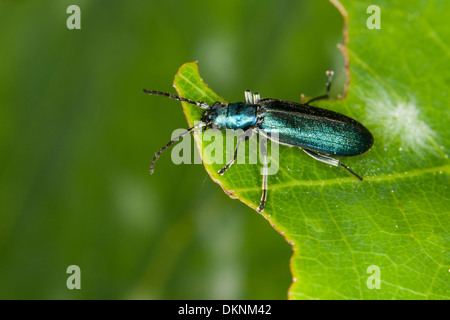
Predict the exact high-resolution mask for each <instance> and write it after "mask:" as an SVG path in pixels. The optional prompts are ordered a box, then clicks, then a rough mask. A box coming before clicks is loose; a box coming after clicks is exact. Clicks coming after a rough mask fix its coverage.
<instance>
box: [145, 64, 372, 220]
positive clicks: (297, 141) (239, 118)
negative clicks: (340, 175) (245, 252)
mask: <svg viewBox="0 0 450 320" xmlns="http://www.w3.org/2000/svg"><path fill="white" fill-rule="evenodd" d="M327 76H328V82H327V91H326V94H325V95H323V96H320V97H317V98H314V99H311V100H309V101H308V102H306V103H296V102H291V101H283V100H278V99H261V98H260V96H259V94H258V93H255V94H252V93H251V92H250V91H245V103H244V102H237V103H229V104H225V103H221V102H215V103H214V104H213V105H212V106H209V105H208V104H206V103H205V102H202V101H193V100H190V99H186V98H183V97H178V96H176V95H173V94H170V93H165V92H160V91H153V90H145V89H144V92H145V93H148V94H154V95H160V96H166V97H169V98H171V99H175V100H179V101H185V102H188V103H191V104H194V105H196V106H198V107H199V108H202V109H205V111H204V112H203V114H202V115H201V119H200V120H201V122H200V123H199V124H197V125H195V126H194V127H192V128H190V129H188V130H187V131H185V132H183V133H182V134H180V135H179V136H178V137H176V138H174V139H173V140H171V141H170V142H169V143H168V144H167V145H166V146H164V147H163V148H162V149H161V150H159V151H158V152H157V153H156V154H155V157H154V158H153V161H152V163H151V165H150V173H153V171H154V166H155V162H156V160H158V158H159V156H160V155H161V153H163V152H164V151H165V150H166V149H167V148H169V147H170V146H171V145H172V144H174V143H175V142H176V141H178V140H179V139H180V138H181V137H183V136H185V135H186V134H189V133H192V132H194V131H195V130H196V129H198V128H201V127H203V128H212V129H218V130H224V129H234V130H236V129H243V130H247V131H246V133H244V134H243V135H241V136H239V137H238V140H237V145H236V149H235V152H234V157H233V159H231V160H230V161H229V162H228V163H227V165H226V166H225V167H223V168H222V169H220V170H219V174H221V175H222V174H224V173H225V171H226V170H228V168H229V167H230V166H231V165H232V164H233V163H234V162H235V161H236V158H237V154H238V148H239V144H240V143H241V142H242V141H245V140H247V139H249V138H250V137H251V136H252V134H253V132H257V133H259V134H261V135H262V136H263V139H262V141H261V144H260V148H261V153H262V155H263V157H264V167H263V183H262V196H261V201H260V204H259V207H258V208H257V210H258V212H262V211H263V210H264V206H265V203H266V199H267V149H266V144H267V139H271V136H272V133H274V131H276V133H277V134H276V136H278V139H277V140H274V141H276V142H277V143H280V144H283V145H287V146H289V147H293V146H295V147H299V148H301V149H302V150H303V151H305V152H306V154H308V155H309V156H311V157H312V158H314V159H316V160H318V161H321V162H324V163H327V164H329V165H333V166H336V167H338V166H341V167H343V168H345V169H346V170H347V171H348V172H350V173H351V174H352V175H354V176H355V177H356V178H358V179H359V180H361V181H362V180H363V178H362V177H361V176H359V175H357V174H356V173H355V172H353V171H352V170H351V169H350V168H349V167H347V166H346V165H344V164H343V163H342V162H340V161H339V160H336V159H334V158H331V157H330V156H336V157H349V156H356V155H361V154H363V153H365V152H366V151H367V150H369V149H370V148H371V147H372V145H373V142H374V140H373V136H372V134H371V133H370V131H369V130H367V129H366V127H364V126H363V125H362V124H360V123H359V122H358V121H356V120H354V119H352V118H349V117H347V116H344V115H342V114H340V113H337V112H333V111H330V110H326V109H322V108H317V107H313V106H311V105H310V103H311V102H313V101H317V100H321V99H327V98H328V97H329V93H330V87H331V80H332V77H333V72H332V71H327ZM248 129H251V130H248Z"/></svg>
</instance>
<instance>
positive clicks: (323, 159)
mask: <svg viewBox="0 0 450 320" xmlns="http://www.w3.org/2000/svg"><path fill="white" fill-rule="evenodd" d="M301 149H302V150H303V151H305V152H306V154H307V155H309V156H310V157H312V158H314V159H315V160H317V161H320V162H323V163H326V164H329V165H332V166H335V167H339V166H341V167H342V168H344V169H345V170H347V171H348V172H350V173H351V174H352V175H354V176H355V177H356V178H357V179H358V180H360V181H363V178H362V177H361V176H360V175H358V174H356V173H355V172H353V170H352V169H350V168H349V167H347V166H346V165H345V164H343V163H342V162H340V161H339V160H336V159H333V158H331V157H327V156H324V155H321V154H318V153H315V152H314V151H311V150H308V149H303V148H301Z"/></svg>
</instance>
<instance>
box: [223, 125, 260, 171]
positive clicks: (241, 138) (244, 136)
mask: <svg viewBox="0 0 450 320" xmlns="http://www.w3.org/2000/svg"><path fill="white" fill-rule="evenodd" d="M252 135H253V129H251V130H247V131H246V132H244V134H242V135H240V136H239V137H238V139H237V144H236V149H234V156H233V159H231V160H230V161H229V162H228V163H227V165H226V166H225V167H223V168H222V169H220V170H219V174H220V175H223V174H224V173H225V171H227V170H228V168H230V167H231V165H232V164H233V163H234V162H235V161H236V159H237V155H238V149H239V145H240V143H241V141H245V140H248V139H249V138H250V137H251V136H252Z"/></svg>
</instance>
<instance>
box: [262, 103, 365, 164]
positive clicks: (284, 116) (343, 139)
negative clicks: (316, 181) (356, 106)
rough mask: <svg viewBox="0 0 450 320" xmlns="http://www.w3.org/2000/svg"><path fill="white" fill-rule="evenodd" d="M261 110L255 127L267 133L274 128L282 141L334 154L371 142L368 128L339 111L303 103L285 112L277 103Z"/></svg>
mask: <svg viewBox="0 0 450 320" xmlns="http://www.w3.org/2000/svg"><path fill="white" fill-rule="evenodd" d="M290 107H291V106H289V109H290ZM265 109H266V110H265V111H266V112H265V113H264V115H263V117H264V119H263V120H262V122H261V123H260V125H259V126H258V127H259V128H261V129H263V130H264V131H265V132H267V133H269V134H272V132H273V131H274V130H278V139H279V142H280V143H282V144H287V145H294V146H298V147H301V148H305V149H309V150H313V151H318V152H320V153H323V154H327V155H336V156H355V155H360V154H362V153H364V152H366V151H367V150H369V149H370V147H372V145H373V136H372V134H371V133H370V132H369V130H367V129H366V128H365V127H364V126H363V125H362V124H360V123H359V122H357V121H356V120H353V119H351V118H349V117H346V116H344V115H342V114H340V113H337V112H333V111H330V110H326V109H320V108H316V107H310V106H304V105H297V106H296V110H295V111H294V110H292V109H291V110H289V112H287V110H285V109H283V108H280V106H277V107H276V108H271V106H269V107H268V108H265Z"/></svg>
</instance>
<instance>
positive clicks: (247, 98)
mask: <svg viewBox="0 0 450 320" xmlns="http://www.w3.org/2000/svg"><path fill="white" fill-rule="evenodd" d="M244 95H245V103H247V104H253V94H252V92H251V91H250V90H245V93H244Z"/></svg>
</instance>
